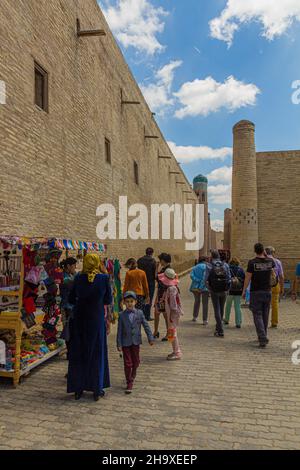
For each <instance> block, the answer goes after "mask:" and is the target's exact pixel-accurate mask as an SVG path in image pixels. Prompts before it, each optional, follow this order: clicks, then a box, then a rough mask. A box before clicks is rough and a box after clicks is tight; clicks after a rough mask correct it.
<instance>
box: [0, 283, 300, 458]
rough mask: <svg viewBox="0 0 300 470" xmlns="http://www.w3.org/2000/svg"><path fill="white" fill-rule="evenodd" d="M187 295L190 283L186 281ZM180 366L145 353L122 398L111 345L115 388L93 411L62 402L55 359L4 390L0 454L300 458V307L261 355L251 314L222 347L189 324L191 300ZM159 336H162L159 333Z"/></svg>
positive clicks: (158, 348)
mask: <svg viewBox="0 0 300 470" xmlns="http://www.w3.org/2000/svg"><path fill="white" fill-rule="evenodd" d="M181 287H182V291H183V292H187V288H188V278H185V279H183V281H182V286H181ZM183 298H184V306H185V312H186V315H185V318H184V321H183V323H182V327H181V331H180V336H181V340H182V347H183V351H184V359H183V360H182V361H181V362H180V361H179V362H176V363H168V362H167V361H166V360H165V358H166V355H167V354H168V352H169V345H168V344H165V343H161V342H159V343H157V344H156V345H155V346H154V347H153V348H150V346H148V344H147V343H145V344H144V346H143V349H142V357H143V364H142V366H141V368H140V370H139V373H138V379H137V382H136V388H135V391H134V394H133V395H132V396H129V397H128V396H125V395H124V390H123V387H124V379H123V372H122V361H121V359H120V358H119V355H118V353H117V352H116V350H115V348H114V345H115V334H112V335H111V337H110V364H111V376H112V383H113V388H112V389H111V390H110V391H109V392H108V394H107V396H106V398H105V399H103V400H101V401H99V402H98V403H95V402H93V401H92V399H91V397H90V396H85V397H84V398H83V399H82V400H81V401H80V402H75V401H74V399H73V397H72V396H68V395H66V393H65V388H66V384H65V379H64V374H65V372H66V367H67V363H66V361H65V360H64V359H63V358H58V359H54V360H52V361H51V362H48V364H46V365H44V366H41V367H40V368H39V369H38V370H36V371H35V372H33V373H32V374H31V375H30V376H29V377H28V378H27V379H25V381H24V382H23V383H22V384H21V386H20V387H19V388H17V389H13V388H12V387H11V385H10V383H9V382H6V381H1V382H0V403H1V406H0V449H112V450H114V449H147V450H150V449H193V448H196V449H269V448H273V449H280V448H282V449H299V448H300V365H299V366H295V365H293V364H292V362H291V354H292V349H291V344H292V342H293V341H295V340H297V339H299V340H300V304H293V303H292V302H291V301H289V300H287V301H283V302H282V304H281V324H280V328H279V329H278V330H272V331H270V340H271V342H270V346H269V347H268V348H267V349H266V350H259V349H258V348H257V343H256V341H255V340H256V336H255V333H254V329H253V326H252V323H251V316H250V312H249V311H247V310H246V311H244V316H245V321H244V326H243V328H242V329H241V330H237V329H236V328H234V325H231V326H230V327H229V328H228V329H227V331H226V337H225V339H224V340H223V339H217V338H214V337H213V334H212V333H213V323H214V322H213V318H212V314H210V325H209V327H207V328H205V327H203V326H201V325H200V324H196V325H195V324H192V322H191V321H190V320H191V308H192V298H191V296H190V295H189V294H186V295H184V296H183ZM162 331H163V328H162Z"/></svg>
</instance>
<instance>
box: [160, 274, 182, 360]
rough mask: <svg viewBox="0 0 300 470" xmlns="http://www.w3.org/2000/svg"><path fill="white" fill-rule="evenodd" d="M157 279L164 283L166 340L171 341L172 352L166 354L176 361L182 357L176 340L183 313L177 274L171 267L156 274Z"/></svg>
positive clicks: (169, 358)
mask: <svg viewBox="0 0 300 470" xmlns="http://www.w3.org/2000/svg"><path fill="white" fill-rule="evenodd" d="M158 279H159V281H160V282H161V283H162V284H163V285H164V287H165V291H164V294H163V297H162V299H163V302H164V304H165V310H166V315H167V320H168V341H170V343H172V349H173V351H172V353H171V354H169V355H168V357H167V360H168V361H176V360H179V359H181V358H182V351H181V349H180V345H179V340H178V326H179V322H180V317H181V316H182V315H183V310H182V304H181V298H180V292H179V288H178V284H179V281H178V276H177V274H176V273H175V271H174V270H173V269H171V268H168V269H166V270H165V271H164V272H163V273H161V274H159V275H158Z"/></svg>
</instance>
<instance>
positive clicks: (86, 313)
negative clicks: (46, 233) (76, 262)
mask: <svg viewBox="0 0 300 470" xmlns="http://www.w3.org/2000/svg"><path fill="white" fill-rule="evenodd" d="M99 272H100V258H99V256H98V255H96V254H88V255H86V256H85V257H84V259H83V270H82V273H81V274H79V275H77V276H76V277H75V280H74V285H73V288H72V290H71V293H70V296H69V302H70V304H72V305H74V318H73V320H72V325H71V332H70V333H71V334H70V343H69V369H68V388H67V391H68V393H75V399H76V400H79V399H80V398H81V396H82V394H83V392H84V391H88V392H93V394H94V400H95V401H98V399H99V397H100V396H104V394H105V392H104V389H105V388H108V387H110V379H109V366H108V354H107V335H106V325H105V320H104V306H105V305H110V304H111V303H112V292H111V287H110V284H109V277H108V276H107V275H106V274H99Z"/></svg>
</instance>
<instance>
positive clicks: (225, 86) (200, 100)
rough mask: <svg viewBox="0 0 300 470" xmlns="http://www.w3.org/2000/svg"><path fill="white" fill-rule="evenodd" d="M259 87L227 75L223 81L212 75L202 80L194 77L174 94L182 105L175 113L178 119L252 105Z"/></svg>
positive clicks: (254, 102)
mask: <svg viewBox="0 0 300 470" xmlns="http://www.w3.org/2000/svg"><path fill="white" fill-rule="evenodd" d="M259 93H260V90H259V88H258V87H257V86H256V85H254V84H252V83H249V84H246V83H244V82H242V81H239V80H236V79H235V78H234V77H233V76H230V77H228V78H227V79H226V80H225V82H224V83H219V82H217V81H216V80H214V79H213V78H212V77H207V78H205V79H204V80H199V79H196V80H194V81H193V82H187V83H184V84H183V85H182V87H181V88H180V90H179V91H178V92H177V93H174V95H175V96H176V97H177V98H178V100H179V101H180V103H181V104H182V105H183V107H181V108H180V109H178V110H177V111H176V113H175V116H176V117H177V118H179V119H183V118H185V117H187V116H207V115H209V114H210V113H214V112H217V111H219V110H220V109H221V108H226V109H228V110H229V111H235V110H237V109H239V108H242V107H245V106H254V105H255V104H256V98H257V95H258V94H259Z"/></svg>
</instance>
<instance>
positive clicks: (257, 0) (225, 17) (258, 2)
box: [210, 0, 300, 47]
mask: <svg viewBox="0 0 300 470" xmlns="http://www.w3.org/2000/svg"><path fill="white" fill-rule="evenodd" d="M250 21H259V22H261V23H262V26H263V31H262V35H263V36H264V37H266V38H267V39H268V40H270V41H271V40H273V39H274V38H275V37H276V36H281V35H282V34H284V33H285V32H286V31H287V30H288V28H289V27H290V26H291V25H292V23H293V22H294V21H300V2H299V0H276V1H274V0H244V1H241V0H227V4H226V7H225V8H224V10H223V11H222V13H221V14H220V16H219V17H217V18H214V19H213V20H212V21H211V22H210V31H211V36H212V37H213V38H216V39H219V40H221V41H225V42H227V44H228V46H229V47H230V46H231V45H232V42H233V39H234V34H235V33H236V31H238V30H239V29H240V27H241V25H242V24H243V23H249V22H250Z"/></svg>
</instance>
